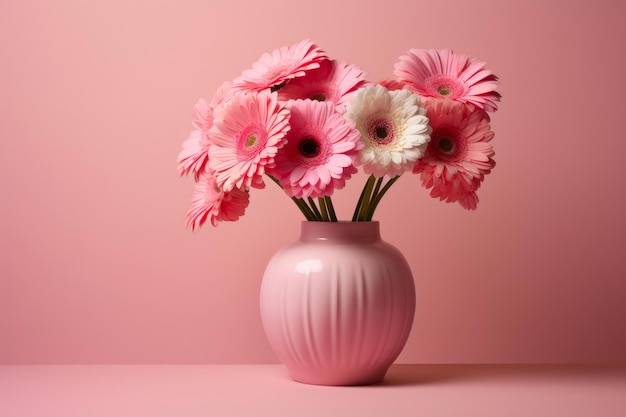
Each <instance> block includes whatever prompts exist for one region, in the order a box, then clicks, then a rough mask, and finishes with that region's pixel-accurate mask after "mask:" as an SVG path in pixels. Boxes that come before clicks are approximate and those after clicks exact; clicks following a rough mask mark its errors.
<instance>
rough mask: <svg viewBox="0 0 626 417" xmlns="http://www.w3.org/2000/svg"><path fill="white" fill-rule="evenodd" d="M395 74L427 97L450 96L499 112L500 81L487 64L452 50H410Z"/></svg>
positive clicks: (396, 66) (397, 66) (401, 58)
mask: <svg viewBox="0 0 626 417" xmlns="http://www.w3.org/2000/svg"><path fill="white" fill-rule="evenodd" d="M394 74H395V75H396V77H398V80H399V81H402V82H405V83H407V85H408V88H410V89H412V90H413V91H415V92H416V93H417V94H419V95H421V96H424V97H437V98H448V99H452V100H456V101H461V102H464V103H472V104H474V105H476V106H477V107H479V108H481V109H484V110H486V111H496V110H497V108H498V106H497V102H499V101H500V94H499V93H498V92H497V91H496V87H497V80H498V77H496V76H495V75H494V74H493V73H492V72H491V71H488V70H487V69H485V63H484V62H481V61H479V60H477V59H474V58H470V57H468V56H466V55H462V54H457V53H454V52H452V51H451V50H450V49H443V50H434V49H411V50H409V51H408V52H407V54H406V55H403V56H401V57H400V61H399V62H397V63H396V64H395V70H394Z"/></svg>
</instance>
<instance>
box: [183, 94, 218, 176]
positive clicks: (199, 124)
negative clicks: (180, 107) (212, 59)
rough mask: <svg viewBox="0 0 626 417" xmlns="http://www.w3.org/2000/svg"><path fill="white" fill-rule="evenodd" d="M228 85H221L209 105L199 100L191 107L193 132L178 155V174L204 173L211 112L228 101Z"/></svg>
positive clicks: (211, 117) (207, 156) (207, 155)
mask: <svg viewBox="0 0 626 417" xmlns="http://www.w3.org/2000/svg"><path fill="white" fill-rule="evenodd" d="M229 94H230V83H228V82H226V83H223V84H222V85H221V86H220V87H219V88H218V89H217V91H216V92H215V94H214V95H213V98H212V100H211V103H210V104H209V103H207V102H206V101H205V100H203V99H200V100H199V101H198V102H197V103H196V105H195V106H194V107H193V112H192V116H193V119H192V125H193V127H194V130H192V131H191V133H190V134H189V137H188V138H187V139H186V140H185V141H184V142H183V149H182V150H181V151H180V153H179V154H178V159H177V161H178V172H179V174H180V175H181V176H182V175H189V174H191V173H193V174H194V176H195V177H196V179H197V177H198V175H199V174H200V173H201V172H203V171H204V169H205V166H206V163H207V161H208V160H209V153H208V152H209V129H211V127H212V126H213V111H214V110H215V107H217V106H218V105H220V104H222V103H223V102H224V101H226V100H227V99H228V96H229Z"/></svg>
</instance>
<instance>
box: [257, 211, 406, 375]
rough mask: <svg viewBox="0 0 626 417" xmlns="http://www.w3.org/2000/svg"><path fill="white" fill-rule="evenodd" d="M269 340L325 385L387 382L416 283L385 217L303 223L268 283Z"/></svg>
mask: <svg viewBox="0 0 626 417" xmlns="http://www.w3.org/2000/svg"><path fill="white" fill-rule="evenodd" d="M260 301H261V318H262V321H263V326H264V328H265V333H266V335H267V338H268V340H269V342H270V344H271V346H272V348H273V349H274V352H275V353H276V354H277V356H278V357H279V359H280V360H281V362H282V363H283V364H284V365H285V366H286V367H287V369H288V371H289V373H290V375H291V377H292V378H293V379H294V380H296V381H299V382H303V383H308V384H318V385H364V384H373V383H376V382H380V381H381V380H382V379H383V378H384V376H385V373H386V372H387V370H388V369H389V366H391V364H392V363H393V361H394V360H395V359H396V358H397V356H398V355H399V354H400V351H401V350H402V348H403V347H404V345H405V343H406V340H407V338H408V336H409V333H410V331H411V326H412V324H413V317H414V314H415V284H414V282H413V276H412V274H411V269H410V267H409V265H408V263H407V261H406V259H405V258H404V256H403V255H402V253H400V251H399V250H398V249H396V248H395V247H394V246H392V245H390V244H388V243H386V242H384V241H382V240H381V237H380V231H379V223H378V222H303V223H302V229H301V236H300V240H299V241H297V242H295V243H293V244H291V245H288V246H286V247H284V248H282V249H280V250H279V251H278V252H276V254H275V255H274V256H273V257H272V258H271V260H270V261H269V263H268V265H267V268H266V270H265V274H264V275H263V282H262V285H261V299H260Z"/></svg>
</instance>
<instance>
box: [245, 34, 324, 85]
mask: <svg viewBox="0 0 626 417" xmlns="http://www.w3.org/2000/svg"><path fill="white" fill-rule="evenodd" d="M325 59H328V57H327V55H326V52H325V51H323V50H322V48H320V47H319V46H317V45H315V44H313V42H311V41H310V40H308V39H305V40H303V41H300V42H298V43H296V44H295V45H292V46H284V47H282V48H279V49H275V50H274V51H272V52H271V53H264V54H263V55H261V58H259V60H258V61H257V62H255V63H254V64H252V68H250V69H247V70H245V71H244V72H243V73H242V74H241V75H240V76H239V77H237V78H235V80H234V81H233V88H234V89H235V90H238V91H261V90H265V89H268V88H270V89H272V91H276V90H278V89H279V88H280V87H282V85H283V84H284V83H285V82H286V81H288V80H291V79H293V78H295V77H302V76H303V75H305V74H306V71H309V70H312V69H315V68H319V66H320V61H323V60H325Z"/></svg>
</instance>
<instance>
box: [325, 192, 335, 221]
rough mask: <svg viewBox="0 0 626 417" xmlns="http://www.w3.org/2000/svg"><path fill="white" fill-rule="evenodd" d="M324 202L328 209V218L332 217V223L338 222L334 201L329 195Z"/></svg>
mask: <svg viewBox="0 0 626 417" xmlns="http://www.w3.org/2000/svg"><path fill="white" fill-rule="evenodd" d="M324 201H326V208H328V216H329V217H330V221H331V222H336V221H337V214H336V213H335V207H334V206H333V200H332V199H331V198H330V196H329V195H327V196H325V197H324Z"/></svg>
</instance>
